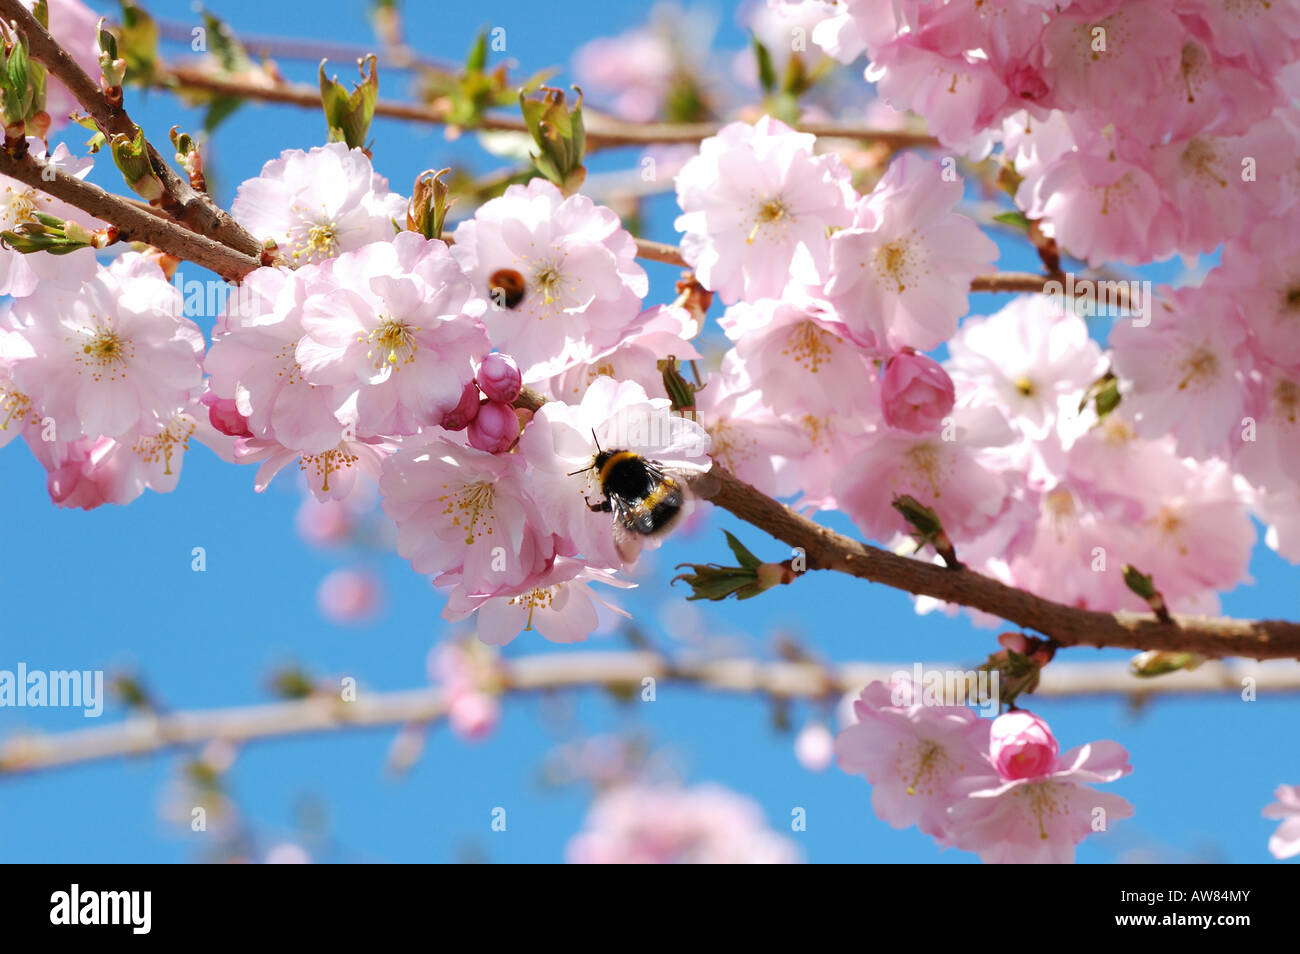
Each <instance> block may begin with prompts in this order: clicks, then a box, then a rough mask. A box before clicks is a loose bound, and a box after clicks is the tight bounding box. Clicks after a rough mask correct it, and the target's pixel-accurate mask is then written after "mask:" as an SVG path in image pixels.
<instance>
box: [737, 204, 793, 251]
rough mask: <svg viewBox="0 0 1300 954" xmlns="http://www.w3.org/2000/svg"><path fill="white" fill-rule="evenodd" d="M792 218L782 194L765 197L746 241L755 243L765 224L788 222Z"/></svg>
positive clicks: (750, 243) (751, 243) (759, 205)
mask: <svg viewBox="0 0 1300 954" xmlns="http://www.w3.org/2000/svg"><path fill="white" fill-rule="evenodd" d="M792 220H793V217H792V216H791V215H790V210H789V209H788V208H786V205H785V202H783V201H782V200H781V197H780V196H776V197H775V198H771V199H764V200H763V201H762V202H760V203H759V204H758V212H757V213H755V215H754V227H753V228H752V229H750V230H749V236H748V237H747V238H746V239H745V242H746V243H747V244H749V245H753V244H754V238H755V237H756V236H757V235H758V230H759V229H761V228H762V227H763V226H765V225H773V224H779V223H786V222H790V221H792Z"/></svg>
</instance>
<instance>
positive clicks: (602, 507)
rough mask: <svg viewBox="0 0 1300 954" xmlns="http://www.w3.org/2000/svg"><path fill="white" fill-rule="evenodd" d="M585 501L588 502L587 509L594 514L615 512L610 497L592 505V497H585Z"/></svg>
mask: <svg viewBox="0 0 1300 954" xmlns="http://www.w3.org/2000/svg"><path fill="white" fill-rule="evenodd" d="M583 499H584V500H586V501H587V507H588V509H590V510H591V512H592V513H613V511H614V505H613V504H612V503H610V501H609V498H608V497H606V498H605V499H604V500H602V501H600V502H599V503H592V502H591V498H590V497H584V498H583Z"/></svg>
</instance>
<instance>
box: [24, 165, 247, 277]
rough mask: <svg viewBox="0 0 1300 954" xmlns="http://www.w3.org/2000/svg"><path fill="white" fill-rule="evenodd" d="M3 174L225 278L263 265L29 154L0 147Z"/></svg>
mask: <svg viewBox="0 0 1300 954" xmlns="http://www.w3.org/2000/svg"><path fill="white" fill-rule="evenodd" d="M0 173H2V174H4V175H6V176H9V177H11V178H13V179H17V180H18V181H19V182H22V183H25V184H26V185H29V186H32V187H33V188H35V189H40V190H41V191H43V192H48V193H49V194H50V195H52V196H54V197H55V198H58V199H62V200H63V201H64V202H67V203H69V204H70V205H75V206H76V207H77V208H79V209H81V210H82V211H84V212H87V213H88V214H90V215H92V216H94V217H95V218H97V219H100V220H102V221H104V222H109V223H112V224H113V225H115V226H117V229H118V238H119V240H121V241H124V242H146V243H148V244H149V245H153V246H154V247H156V248H158V249H161V250H162V251H164V252H167V253H168V254H171V255H175V256H176V257H177V258H183V259H186V260H187V261H191V262H194V263H195V264H197V265H202V266H203V267H204V268H209V269H211V270H212V271H214V272H216V273H217V274H218V275H220V276H221V277H222V278H224V279H226V280H227V281H239V280H240V279H241V278H243V277H244V276H245V275H247V274H248V273H249V272H251V271H252V270H253V269H255V268H257V267H258V266H259V265H260V264H261V263H260V262H259V261H258V259H255V258H253V257H251V256H248V255H245V254H243V253H242V252H237V251H235V250H234V249H232V248H228V247H226V246H225V245H222V244H221V243H220V242H217V241H214V240H213V239H211V238H208V237H207V236H206V235H201V234H199V233H198V232H193V231H190V230H189V229H187V228H185V227H183V226H181V225H179V224H177V223H176V222H173V221H172V220H171V219H168V218H164V217H163V216H162V213H161V212H158V211H156V210H153V209H151V208H149V207H146V206H143V204H137V203H135V202H133V201H131V200H130V199H125V198H123V197H121V196H118V195H114V194H112V193H111V192H105V191H104V190H103V189H101V188H100V187H99V186H97V185H95V184H94V183H91V182H84V181H83V180H81V179H78V178H77V177H76V176H74V175H71V174H70V173H67V172H64V171H63V170H62V169H59V168H58V166H57V165H54V164H46V163H44V162H42V161H41V160H39V159H37V158H36V157H35V156H32V155H31V154H28V155H26V156H24V157H22V158H21V159H14V158H12V157H11V156H9V155H8V154H6V153H5V152H4V151H3V150H0ZM51 173H53V175H52V176H51ZM32 254H35V255H43V254H45V253H44V252H34V253H32Z"/></svg>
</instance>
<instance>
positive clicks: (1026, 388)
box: [1016, 377, 1038, 397]
mask: <svg viewBox="0 0 1300 954" xmlns="http://www.w3.org/2000/svg"><path fill="white" fill-rule="evenodd" d="M1016 390H1017V391H1019V392H1020V393H1021V394H1022V395H1023V396H1025V397H1033V396H1034V393H1035V392H1036V391H1037V390H1038V389H1037V388H1035V387H1034V382H1033V381H1031V380H1029V379H1028V378H1026V377H1019V378H1016Z"/></svg>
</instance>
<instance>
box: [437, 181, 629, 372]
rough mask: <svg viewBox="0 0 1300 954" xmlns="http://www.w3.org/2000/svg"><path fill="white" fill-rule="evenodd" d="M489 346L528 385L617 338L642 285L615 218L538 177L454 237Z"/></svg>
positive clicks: (493, 203) (462, 226)
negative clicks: (514, 365) (514, 364)
mask: <svg viewBox="0 0 1300 954" xmlns="http://www.w3.org/2000/svg"><path fill="white" fill-rule="evenodd" d="M453 238H454V240H455V244H454V246H453V247H452V254H453V255H454V256H455V257H456V260H457V261H458V262H459V263H460V265H461V267H462V268H463V269H464V271H465V274H466V275H468V276H469V279H470V282H471V284H472V285H473V288H474V291H475V293H476V294H478V295H480V296H483V297H484V298H486V299H487V300H488V302H489V303H490V306H489V307H488V309H487V311H486V313H485V314H484V315H483V322H484V324H486V325H487V330H488V335H489V337H490V338H491V342H492V347H494V348H497V349H499V350H501V351H505V352H507V353H509V354H510V355H512V356H513V357H514V358H515V360H516V361H518V363H519V367H520V369H521V371H522V373H523V380H524V383H532V382H534V381H538V380H541V379H544V378H547V377H550V376H551V375H553V374H557V373H559V372H560V371H563V370H565V369H566V368H569V367H572V366H573V365H575V364H578V363H579V362H581V361H584V360H587V359H589V358H590V357H591V356H592V355H593V354H595V353H597V352H599V351H601V350H603V349H605V348H609V347H612V346H613V345H615V344H616V343H617V342H618V341H619V340H620V339H621V337H622V336H623V334H624V333H625V332H626V330H627V328H628V327H629V326H630V325H631V324H632V322H633V321H634V320H635V319H636V316H637V313H638V312H639V311H640V310H641V299H642V298H644V297H645V295H646V293H647V292H648V290H649V281H648V279H647V278H646V273H645V270H644V269H642V268H641V266H640V265H638V264H636V243H635V242H634V241H633V239H632V236H631V235H630V234H628V232H627V231H625V230H624V229H623V228H622V226H621V224H620V222H619V218H618V216H617V215H615V214H614V212H613V211H611V210H610V209H607V208H605V207H604V206H600V205H596V204H595V203H593V202H592V201H591V199H589V198H587V197H586V196H583V195H573V196H569V197H568V198H566V197H565V196H564V195H563V194H561V192H560V190H559V189H557V188H556V187H555V186H554V185H553V184H551V183H550V182H548V181H547V180H545V179H541V178H538V179H533V180H532V181H531V182H529V183H528V185H526V186H522V185H513V186H510V187H509V188H508V189H506V191H505V194H504V195H502V196H501V197H500V198H497V199H492V200H491V201H489V202H486V203H484V204H483V205H482V206H480V207H479V208H478V210H477V211H475V213H474V218H472V219H467V220H465V221H463V222H461V223H460V224H459V225H458V226H457V227H456V231H455V233H454V235H453Z"/></svg>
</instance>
